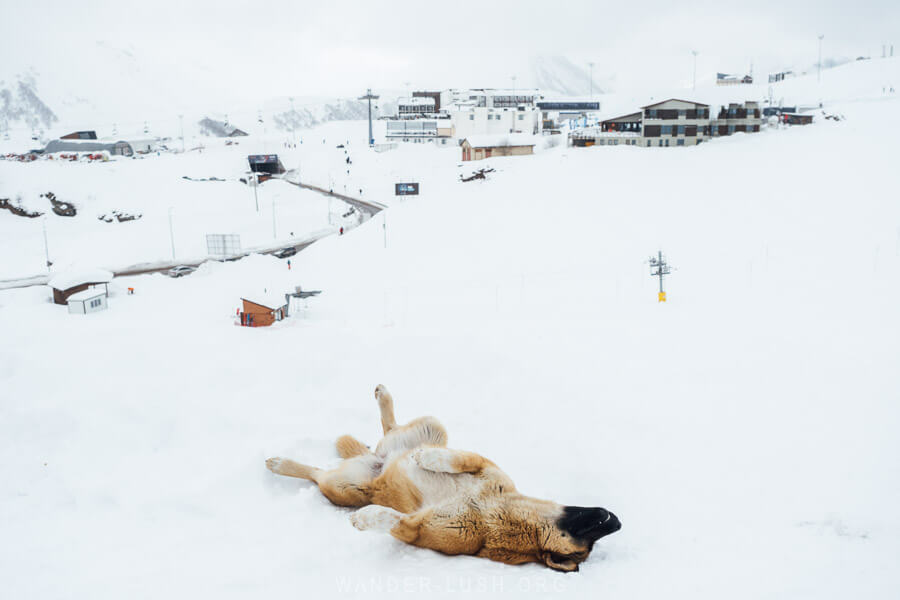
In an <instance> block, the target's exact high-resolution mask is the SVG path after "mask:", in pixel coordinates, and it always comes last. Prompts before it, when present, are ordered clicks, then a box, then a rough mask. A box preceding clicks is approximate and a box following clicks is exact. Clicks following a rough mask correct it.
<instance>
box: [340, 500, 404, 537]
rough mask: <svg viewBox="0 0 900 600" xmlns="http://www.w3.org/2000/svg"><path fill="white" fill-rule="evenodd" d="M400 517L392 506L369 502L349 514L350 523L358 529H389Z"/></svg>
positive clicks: (401, 516)
mask: <svg viewBox="0 0 900 600" xmlns="http://www.w3.org/2000/svg"><path fill="white" fill-rule="evenodd" d="M402 518H403V513H401V512H397V511H396V510H394V509H393V508H387V507H386V506H378V505H377V504H370V505H368V506H364V507H362V508H361V509H359V510H358V511H356V512H354V513H353V514H351V515H350V523H352V524H353V526H354V527H356V528H357V529H359V530H360V531H390V530H391V528H392V527H393V526H394V525H396V524H397V523H398V522H400V519H402Z"/></svg>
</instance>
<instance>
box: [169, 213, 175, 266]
mask: <svg viewBox="0 0 900 600" xmlns="http://www.w3.org/2000/svg"><path fill="white" fill-rule="evenodd" d="M169 241H170V242H171V243H172V260H175V234H174V233H173V232H172V207H171V206H170V207H169Z"/></svg>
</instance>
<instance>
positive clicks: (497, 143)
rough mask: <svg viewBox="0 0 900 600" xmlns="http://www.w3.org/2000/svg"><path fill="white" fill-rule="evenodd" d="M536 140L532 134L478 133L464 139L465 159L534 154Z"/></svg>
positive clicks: (463, 154) (463, 152) (463, 151)
mask: <svg viewBox="0 0 900 600" xmlns="http://www.w3.org/2000/svg"><path fill="white" fill-rule="evenodd" d="M535 144H536V142H535V139H534V136H531V135H476V136H471V137H467V138H466V139H464V140H463V141H462V159H463V160H483V159H485V158H491V157H492V156H523V155H526V154H534V146H535Z"/></svg>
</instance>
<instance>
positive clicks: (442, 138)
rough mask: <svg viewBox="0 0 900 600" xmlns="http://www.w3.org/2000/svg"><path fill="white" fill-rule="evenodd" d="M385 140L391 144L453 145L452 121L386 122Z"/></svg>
mask: <svg viewBox="0 0 900 600" xmlns="http://www.w3.org/2000/svg"><path fill="white" fill-rule="evenodd" d="M385 139H386V141H387V142H388V143H391V142H412V143H414V144H422V143H425V142H431V143H434V144H437V145H438V146H446V145H448V144H455V137H454V129H453V120H452V119H449V118H447V117H443V118H433V117H432V118H419V119H410V118H406V119H403V118H400V119H388V120H387V121H386V130H385Z"/></svg>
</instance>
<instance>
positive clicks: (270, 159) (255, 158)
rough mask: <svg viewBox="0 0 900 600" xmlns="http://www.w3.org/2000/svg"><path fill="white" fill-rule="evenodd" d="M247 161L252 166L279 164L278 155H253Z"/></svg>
mask: <svg viewBox="0 0 900 600" xmlns="http://www.w3.org/2000/svg"><path fill="white" fill-rule="evenodd" d="M247 161H248V162H249V163H250V164H251V165H252V164H259V163H277V162H278V155H277V154H251V155H250V156H248V157H247Z"/></svg>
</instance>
